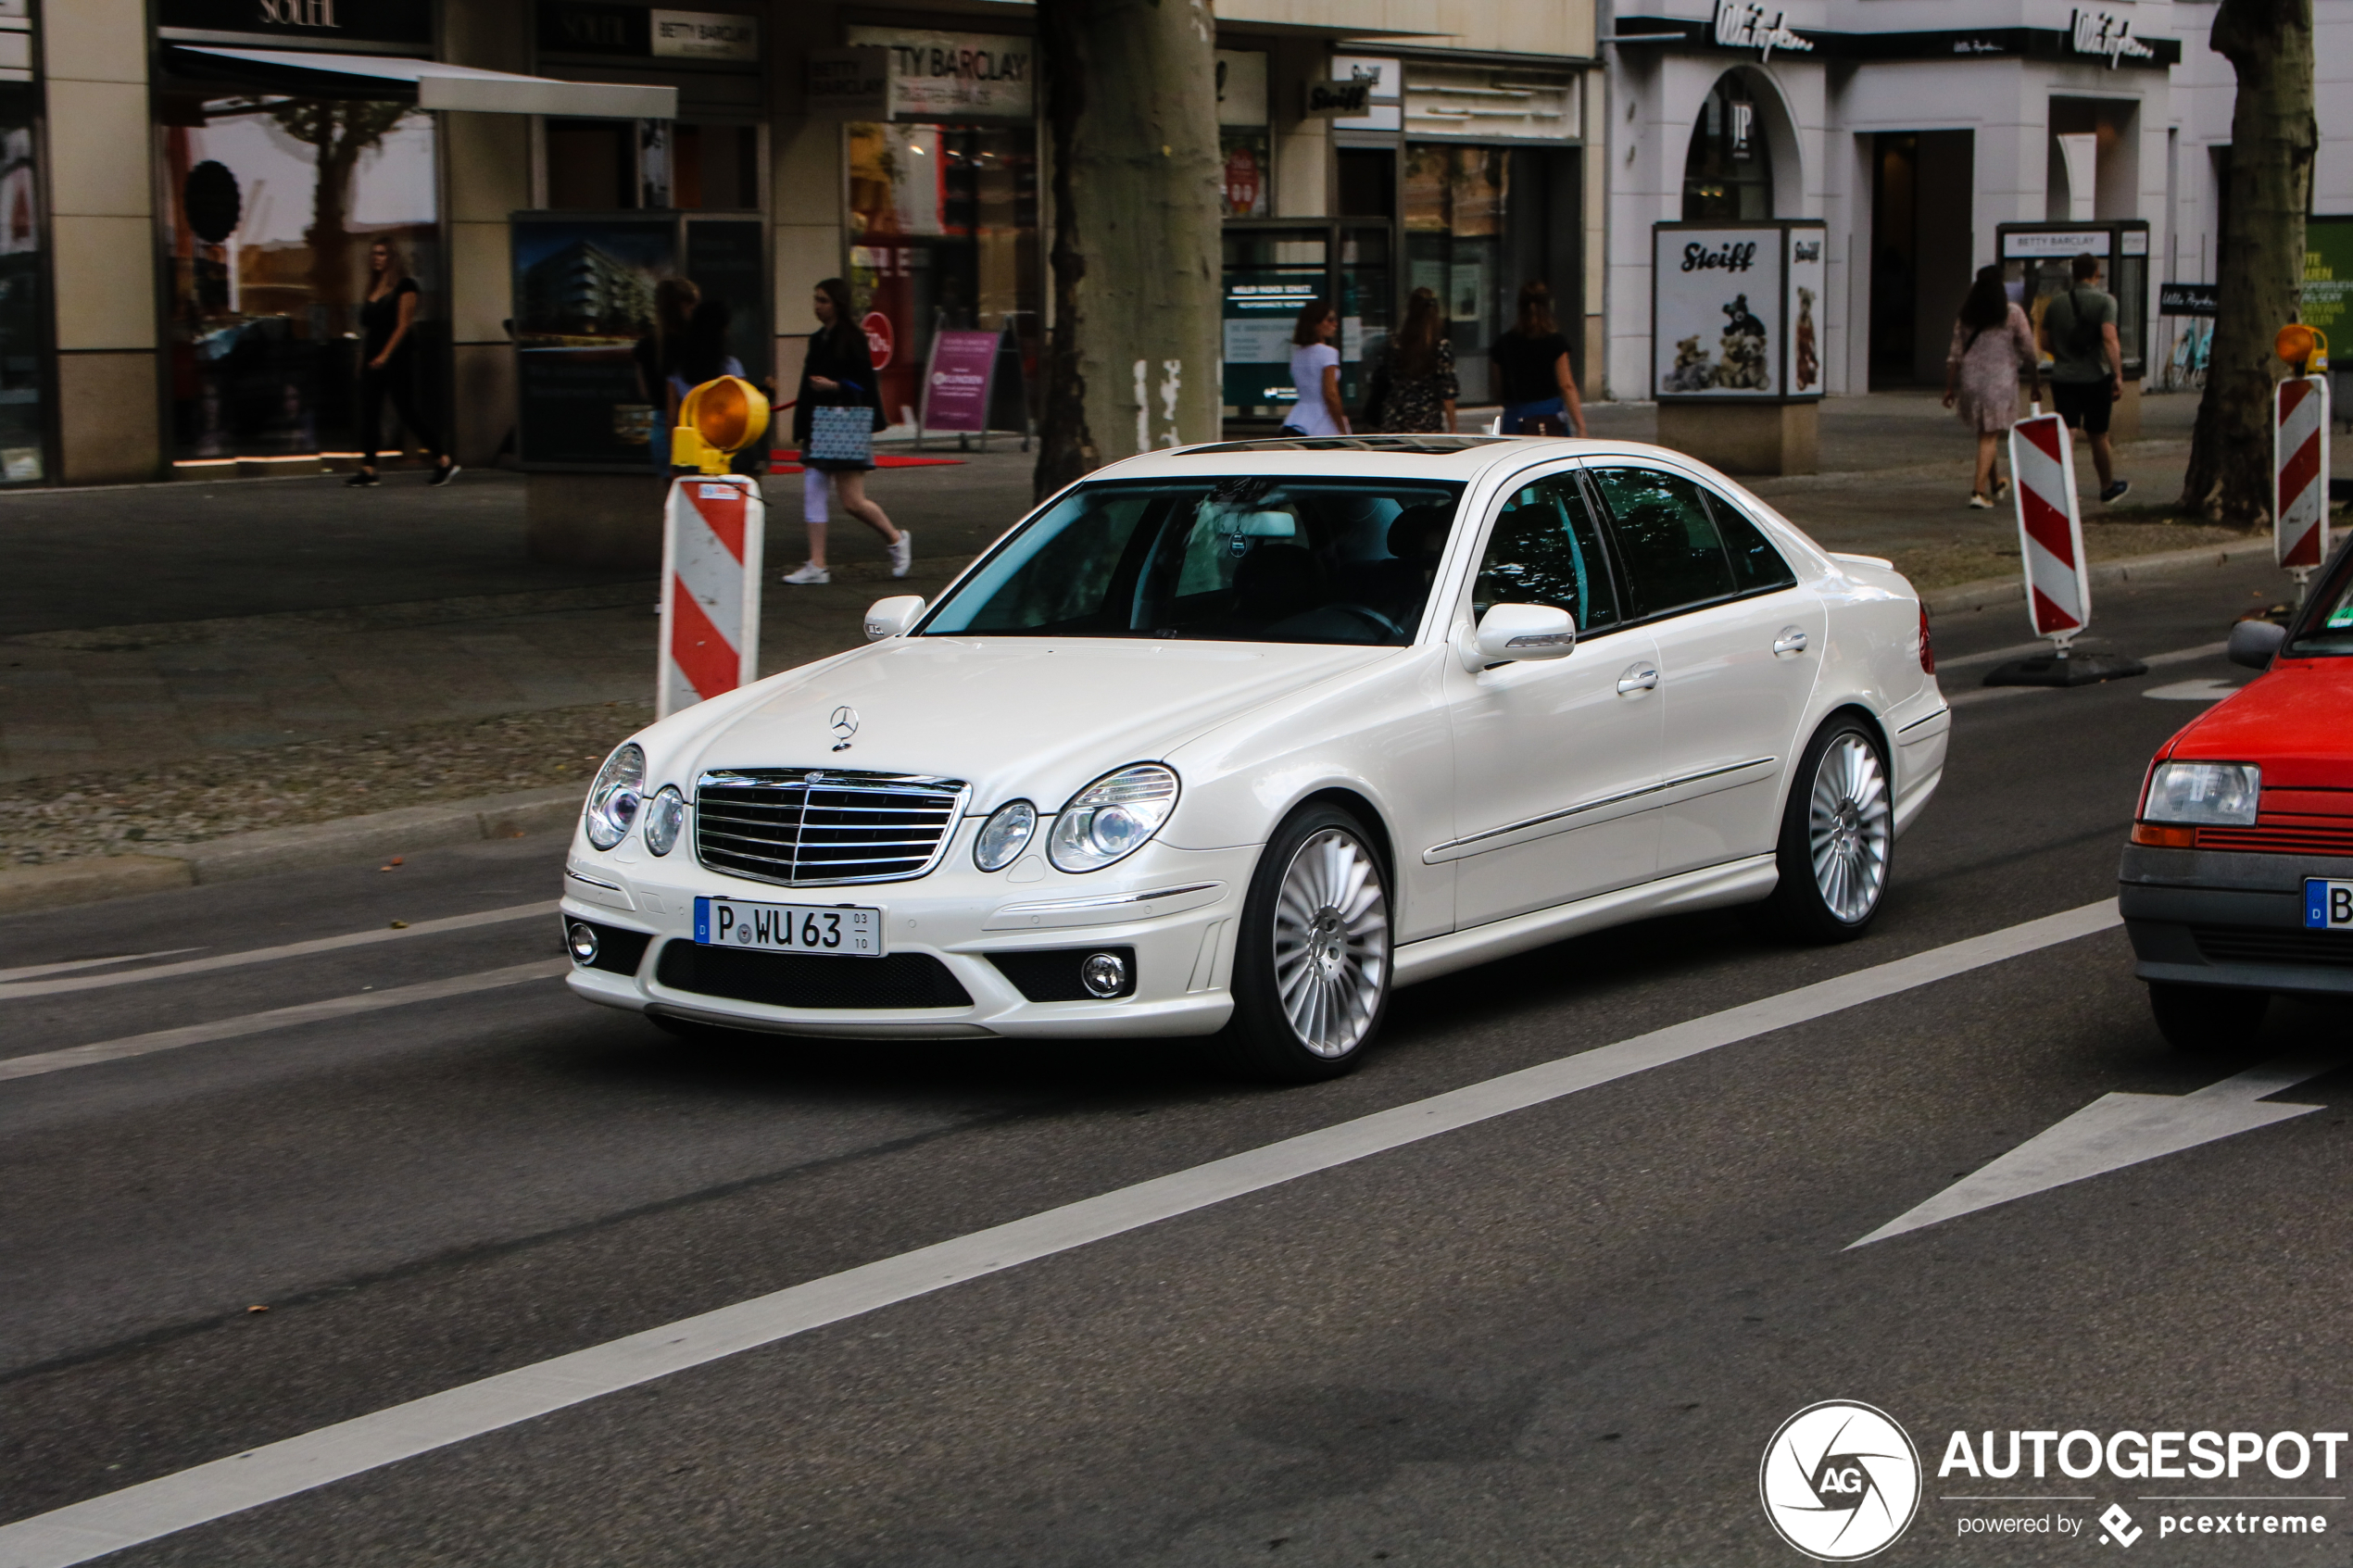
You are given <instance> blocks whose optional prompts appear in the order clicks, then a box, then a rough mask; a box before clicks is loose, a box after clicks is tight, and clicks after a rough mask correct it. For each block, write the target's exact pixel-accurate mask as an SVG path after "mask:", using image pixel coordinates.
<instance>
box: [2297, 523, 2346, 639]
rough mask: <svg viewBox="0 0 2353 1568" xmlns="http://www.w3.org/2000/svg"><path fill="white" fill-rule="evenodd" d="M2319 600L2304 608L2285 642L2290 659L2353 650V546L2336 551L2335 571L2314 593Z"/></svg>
mask: <svg viewBox="0 0 2353 1568" xmlns="http://www.w3.org/2000/svg"><path fill="white" fill-rule="evenodd" d="M2314 598H2315V599H2316V600H2317V601H2318V602H2317V603H2315V604H2314V605H2313V606H2312V608H2309V609H2308V610H2306V611H2305V612H2304V614H2303V616H2302V617H2301V618H2300V621H2299V624H2298V625H2297V627H2296V633H2297V635H2296V640H2295V641H2294V642H2292V643H2290V644H2288V646H2287V648H2286V650H2285V651H2286V654H2287V657H2289V658H2290V659H2326V658H2327V657H2329V656H2330V655H2332V654H2353V548H2347V549H2345V550H2340V551H2338V552H2337V561H2336V571H2335V574H2334V576H2333V577H2331V578H2330V579H2329V580H2328V581H2327V582H2326V583H2323V584H2322V586H2321V588H2320V589H2319V590H2318V592H2316V593H2315V594H2314Z"/></svg>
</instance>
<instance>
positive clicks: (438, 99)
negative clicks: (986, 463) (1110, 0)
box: [0, 0, 1604, 485]
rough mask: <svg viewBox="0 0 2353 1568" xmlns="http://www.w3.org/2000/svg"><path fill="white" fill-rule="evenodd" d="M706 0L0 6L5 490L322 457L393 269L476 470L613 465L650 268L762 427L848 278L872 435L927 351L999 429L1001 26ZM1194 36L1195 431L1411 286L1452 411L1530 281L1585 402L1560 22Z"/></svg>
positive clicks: (279, 466) (1010, 65)
mask: <svg viewBox="0 0 2353 1568" xmlns="http://www.w3.org/2000/svg"><path fill="white" fill-rule="evenodd" d="M701 4H702V5H703V6H706V7H707V8H704V9H698V10H694V11H683V10H673V9H668V8H657V7H654V6H648V5H644V4H639V3H635V0H0V485H5V484H8V483H61V482H62V483H92V482H120V481H125V480H140V479H149V478H156V477H160V476H170V475H181V476H191V477H193V476H207V477H218V476H220V475H222V474H262V473H272V472H288V471H304V470H316V469H318V468H320V467H322V466H347V465H348V464H350V463H351V462H352V461H354V460H355V458H356V455H357V453H359V451H360V450H361V449H363V448H364V447H365V446H367V445H369V444H370V443H369V441H368V439H367V435H368V433H367V432H364V431H362V430H361V428H360V424H359V421H360V420H361V419H362V417H363V415H362V411H361V408H360V406H359V397H358V386H359V371H360V369H361V367H360V363H359V361H360V358H362V356H363V354H364V352H365V349H364V345H365V338H364V336H363V332H364V327H363V324H362V322H361V320H360V314H359V312H360V308H361V307H362V305H363V304H364V303H365V300H366V298H367V295H368V293H369V290H370V287H371V270H370V269H371V260H372V258H373V257H376V256H378V255H380V254H382V253H384V252H387V251H388V252H389V253H390V254H391V255H392V256H393V257H396V265H397V266H399V267H400V268H401V269H402V270H405V271H406V272H407V274H408V275H409V276H410V277H411V278H413V279H414V280H415V282H416V283H417V285H418V291H419V307H418V312H417V320H416V325H415V328H414V349H413V352H412V353H411V354H410V355H409V367H410V368H409V371H408V374H409V377H410V378H411V379H412V380H413V383H414V384H413V388H412V390H413V391H414V393H415V397H414V402H415V404H416V406H417V407H418V408H419V410H420V411H421V413H422V416H423V419H424V421H425V422H426V423H427V424H428V425H430V426H432V427H434V429H436V430H437V431H439V432H441V433H444V434H445V436H446V438H447V441H448V442H449V444H450V445H453V446H454V448H455V450H456V452H457V454H458V456H459V458H461V459H462V460H464V461H466V462H469V463H483V462H488V461H492V460H497V459H504V460H508V461H511V462H515V463H518V464H520V465H521V466H523V467H526V468H534V469H548V470H573V471H590V472H593V471H602V470H610V471H635V472H644V471H646V469H647V467H648V461H649V458H651V456H652V448H651V447H650V446H649V445H648V443H649V442H653V441H655V440H657V439H658V433H657V432H656V431H655V430H654V428H653V427H654V423H655V420H654V417H653V412H652V408H653V403H654V402H655V401H656V400H658V389H648V388H647V387H646V386H645V385H644V383H643V378H642V377H641V376H640V375H639V373H638V371H637V370H636V368H635V364H634V362H633V360H632V358H631V355H630V350H631V348H632V347H633V346H634V345H635V341H636V340H637V338H638V337H639V336H641V335H642V334H643V333H644V332H646V331H647V330H648V325H649V320H648V319H649V315H650V312H651V309H652V303H651V302H652V298H653V289H654V285H655V283H657V282H659V281H660V280H661V279H662V278H664V277H668V276H685V277H687V278H690V279H692V280H693V281H694V282H696V283H697V284H698V287H699V288H700V290H701V293H702V295H703V297H705V298H706V299H714V298H715V299H718V300H720V301H722V302H724V304H725V305H726V306H727V307H728V311H729V322H728V327H727V338H728V347H729V350H730V352H731V353H733V354H734V355H735V356H736V358H738V359H739V360H740V361H741V362H742V364H743V365H744V367H745V369H746V370H747V372H748V373H750V374H752V375H755V376H773V377H774V378H775V379H776V380H777V382H778V383H780V384H781V385H782V386H784V387H785V388H786V393H785V395H787V396H788V395H790V392H789V388H790V386H791V385H792V383H793V382H794V380H795V378H796V377H797V375H798V371H799V359H800V355H801V352H802V346H803V345H804V343H805V341H806V334H807V332H808V331H809V330H810V328H811V327H812V325H813V323H812V320H811V319H810V305H809V301H810V296H811V292H812V286H813V285H814V284H815V283H816V282H818V281H819V280H821V279H824V278H827V277H833V276H840V277H843V278H846V279H848V280H849V282H850V284H851V287H852V289H853V293H854V295H855V303H856V306H857V308H858V311H859V313H860V316H861V318H862V320H863V322H864V323H865V325H866V326H867V329H868V337H869V342H870V344H871V345H873V348H874V351H875V355H876V357H877V358H879V359H880V360H881V361H882V363H881V376H882V380H883V383H884V391H885V395H886V402H887V407H888V408H889V410H890V412H891V415H892V417H893V419H894V420H897V421H900V422H901V423H909V422H912V421H913V420H918V419H919V418H920V416H921V412H922V404H923V395H922V386H923V382H924V369H925V365H926V363H927V357H928V354H929V352H930V348H931V345H932V344H933V342H934V340H935V339H936V337H937V333H938V332H941V331H943V330H950V329H963V330H980V331H988V332H997V333H999V334H1000V337H1001V339H1002V346H1003V353H1002V354H1001V355H1000V358H999V360H998V363H999V365H1000V380H1001V381H1002V383H1004V384H1003V386H1002V387H1001V388H1000V394H999V398H998V417H997V418H996V419H995V420H992V422H993V423H997V424H999V425H1000V426H1003V425H1009V424H1010V425H1017V424H1019V423H1020V422H1021V420H1022V417H1023V410H1024V408H1025V406H1026V405H1027V406H1034V402H1035V398H1036V396H1037V390H1038V389H1037V387H1036V385H1035V379H1036V378H1035V372H1036V368H1037V363H1038V347H1039V345H1040V342H1041V339H1042V333H1043V331H1044V328H1045V326H1046V322H1047V317H1048V312H1049V310H1050V301H1049V298H1048V294H1049V290H1048V288H1047V285H1046V272H1045V267H1044V262H1043V250H1044V235H1045V233H1046V232H1047V228H1048V220H1049V217H1050V215H1049V213H1048V212H1047V210H1046V205H1045V203H1046V197H1045V193H1046V192H1047V191H1048V190H1049V189H1050V182H1049V181H1048V179H1047V177H1046V175H1047V170H1046V169H1045V168H1044V164H1045V159H1046V149H1045V147H1044V144H1043V142H1042V139H1041V136H1040V120H1039V113H1040V108H1041V102H1040V96H1039V93H1038V72H1037V63H1036V45H1035V41H1034V38H1035V25H1034V19H1033V16H1032V14H1031V11H1030V8H1029V7H1028V6H1023V5H1019V4H988V5H985V6H981V5H974V4H971V3H968V0H939V4H938V5H937V7H936V8H929V9H927V8H925V6H922V5H919V4H917V5H910V6H905V7H899V6H892V7H887V8H886V7H882V6H870V5H853V4H836V3H829V0H791V3H789V4H787V3H784V0H701ZM1217 28H1218V31H1217V38H1216V50H1217V54H1216V62H1215V63H1216V69H1217V72H1218V80H1219V87H1220V112H1219V119H1220V122H1221V125H1220V130H1221V140H1222V144H1223V150H1224V154H1225V164H1224V176H1223V197H1224V201H1225V203H1226V211H1227V246H1226V249H1227V256H1226V270H1227V277H1226V296H1227V331H1226V346H1227V358H1228V360H1229V366H1228V374H1227V388H1228V408H1229V413H1230V417H1232V418H1233V419H1235V420H1240V421H1245V422H1247V421H1249V420H1263V421H1270V422H1271V421H1272V420H1277V419H1278V418H1279V417H1280V415H1281V412H1282V409H1283V408H1284V406H1285V405H1286V402H1287V400H1288V398H1289V397H1290V395H1291V393H1290V389H1289V388H1288V387H1286V386H1284V385H1283V384H1282V383H1283V382H1284V381H1286V380H1287V379H1288V373H1287V361H1288V357H1289V355H1288V345H1287V344H1278V343H1277V342H1276V341H1275V340H1276V338H1277V336H1279V335H1284V334H1282V333H1279V332H1276V331H1274V330H1272V329H1273V328H1275V327H1277V326H1282V327H1287V325H1288V320H1289V317H1288V314H1286V312H1287V311H1290V310H1293V309H1295V307H1296V305H1297V304H1298V302H1299V300H1300V299H1301V298H1302V297H1304V296H1305V295H1309V294H1316V295H1329V296H1330V297H1331V298H1332V299H1333V300H1334V302H1335V303H1336V304H1338V305H1339V306H1340V308H1341V310H1342V312H1343V315H1344V317H1345V318H1346V320H1347V331H1346V332H1345V334H1344V339H1343V345H1342V346H1343V349H1344V351H1345V353H1346V355H1347V357H1348V360H1349V366H1348V369H1349V376H1350V383H1351V385H1352V387H1353V386H1354V385H1355V383H1357V381H1358V380H1359V379H1360V372H1361V367H1362V365H1363V364H1364V361H1365V356H1366V355H1367V354H1369V353H1371V352H1372V351H1373V350H1374V349H1375V348H1377V347H1378V343H1379V340H1380V336H1381V334H1382V333H1383V332H1386V331H1387V330H1388V329H1389V328H1390V326H1391V325H1392V324H1393V323H1394V322H1395V321H1396V320H1398V318H1399V315H1400V313H1401V312H1402V309H1403V305H1404V302H1405V299H1406V297H1407V295H1409V294H1410V293H1411V291H1412V290H1414V289H1415V288H1417V287H1425V286H1427V287H1429V288H1431V289H1432V290H1433V291H1435V292H1436V293H1437V294H1438V295H1440V296H1441V299H1443V301H1444V302H1445V304H1446V307H1447V308H1448V311H1449V313H1450V316H1451V318H1452V331H1453V337H1454V343H1455V346H1456V350H1457V354H1458V358H1459V359H1460V361H1461V363H1462V365H1463V373H1464V380H1465V386H1464V395H1465V399H1466V401H1468V402H1471V403H1477V402H1478V401H1480V400H1482V399H1483V398H1484V397H1485V396H1486V395H1487V388H1486V385H1485V382H1486V358H1485V350H1486V348H1487V345H1489V344H1490V343H1491V341H1492V339H1493V337H1494V335H1495V333H1496V332H1499V331H1500V330H1502V328H1503V327H1504V326H1505V325H1507V324H1508V321H1509V313H1510V307H1511V297H1512V295H1513V292H1514V291H1515V290H1516V287H1517V285H1518V283H1519V282H1521V281H1523V280H1524V279H1526V278H1529V277H1543V278H1546V279H1547V280H1548V281H1549V282H1552V284H1553V285H1554V289H1555V292H1556V294H1557V295H1558V296H1559V298H1560V302H1561V307H1562V308H1561V314H1562V316H1563V323H1562V324H1563V326H1564V329H1565V330H1567V331H1568V332H1569V333H1570V336H1571V339H1572V343H1573V345H1574V347H1575V352H1576V358H1578V360H1579V369H1580V370H1581V371H1582V372H1583V373H1585V374H1586V375H1587V376H1588V377H1589V379H1592V378H1593V377H1595V376H1596V375H1597V372H1598V367H1599V362H1600V358H1601V345H1602V334H1601V329H1600V322H1601V315H1602V305H1601V301H1602V289H1603V269H1602V265H1601V262H1602V251H1601V235H1602V230H1603V221H1604V175H1603V171H1602V170H1601V169H1599V168H1598V160H1594V159H1590V158H1589V157H1588V156H1587V148H1588V146H1589V145H1591V144H1594V143H1596V142H1597V141H1598V140H1599V138H1600V136H1601V134H1602V126H1601V121H1600V114H1601V108H1602V104H1603V101H1604V91H1603V80H1602V74H1601V62H1600V47H1599V44H1598V43H1597V37H1596V26H1595V21H1594V15H1593V10H1592V6H1591V4H1590V3H1588V0H1572V3H1570V4H1566V5H1563V4H1558V3H1551V0H1228V3H1227V4H1225V5H1221V6H1218V7H1217ZM842 69H849V71H850V74H851V76H852V78H853V79H854V78H855V77H856V76H857V74H858V72H859V71H860V70H862V69H871V70H872V71H873V73H874V75H873V78H872V79H871V80H866V81H856V80H853V81H852V82H850V85H851V86H852V87H853V88H856V89H858V90H859V91H860V92H861V93H862V94H863V95H862V96H852V97H845V96H844V95H843V94H840V93H837V92H830V91H829V90H828V84H829V82H833V81H834V78H831V77H829V76H828V75H827V73H828V72H829V71H834V72H838V71H840V70H842ZM57 126H71V127H73V134H72V135H70V136H64V137H61V136H57V135H55V134H54V133H53V132H52V128H54V127H57ZM1286 302H1288V303H1286ZM1277 316H1280V317H1281V318H1282V320H1281V321H1280V322H1277V321H1276V320H1275V318H1276V317H1277ZM1278 348H1279V350H1280V352H1277V349H1278ZM375 437H376V439H377V440H378V441H379V442H383V441H387V440H389V441H391V442H393V443H394V444H395V446H394V449H397V445H396V444H397V443H398V442H399V441H401V440H404V439H409V440H413V438H411V437H404V436H402V435H401V434H400V433H399V432H398V430H397V429H396V427H391V426H387V427H384V428H383V429H380V430H378V431H377V432H376V433H375Z"/></svg>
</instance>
